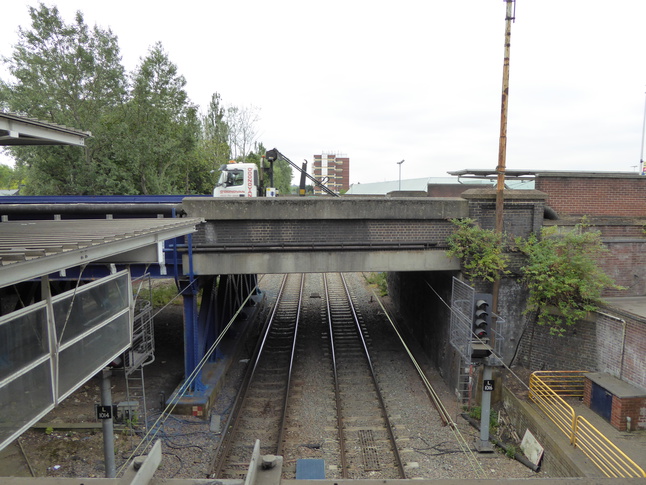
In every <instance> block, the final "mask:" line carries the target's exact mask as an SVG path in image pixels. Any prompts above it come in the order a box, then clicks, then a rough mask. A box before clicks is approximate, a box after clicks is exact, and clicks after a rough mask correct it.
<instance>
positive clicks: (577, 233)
mask: <svg viewBox="0 0 646 485" xmlns="http://www.w3.org/2000/svg"><path fill="white" fill-rule="evenodd" d="M516 245H517V247H518V249H519V250H520V251H521V252H522V253H523V254H525V256H527V264H526V265H525V266H523V267H522V268H521V273H522V278H523V282H524V283H525V285H526V286H527V288H528V289H529V299H528V301H527V310H526V312H531V311H535V312H537V323H538V324H539V325H547V326H549V328H550V333H551V334H552V335H561V336H562V335H563V333H564V332H565V328H566V327H567V326H570V325H573V324H574V323H576V322H577V321H579V320H581V319H583V318H584V317H585V316H586V315H587V313H588V312H591V311H594V310H596V309H597V308H598V304H599V303H601V294H602V292H603V290H604V289H605V288H615V289H621V287H620V286H617V285H615V284H614V282H613V280H612V278H610V277H609V276H608V275H607V274H606V273H604V272H603V270H601V269H600V268H599V267H598V265H597V264H598V260H599V259H600V258H601V256H602V255H603V254H604V253H605V252H607V251H608V250H607V249H606V247H605V246H604V245H603V242H602V241H601V233H600V232H598V231H591V230H588V228H587V226H586V225H585V224H578V225H576V226H575V227H574V229H573V230H569V231H561V230H559V228H558V227H557V226H553V227H548V228H544V229H543V231H542V233H541V237H540V238H539V237H537V236H536V235H535V234H532V235H530V236H529V237H528V238H527V239H521V238H518V239H516Z"/></svg>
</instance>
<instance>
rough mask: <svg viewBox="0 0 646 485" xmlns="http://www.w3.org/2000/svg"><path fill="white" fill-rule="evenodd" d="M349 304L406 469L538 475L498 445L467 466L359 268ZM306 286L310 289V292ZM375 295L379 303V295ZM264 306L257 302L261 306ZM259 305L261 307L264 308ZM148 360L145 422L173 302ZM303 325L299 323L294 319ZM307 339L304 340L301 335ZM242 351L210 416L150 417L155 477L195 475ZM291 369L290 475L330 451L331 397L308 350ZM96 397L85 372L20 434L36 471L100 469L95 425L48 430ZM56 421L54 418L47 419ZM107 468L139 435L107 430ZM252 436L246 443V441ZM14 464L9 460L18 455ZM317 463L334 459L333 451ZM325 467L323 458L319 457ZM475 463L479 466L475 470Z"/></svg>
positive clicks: (206, 460)
mask: <svg viewBox="0 0 646 485" xmlns="http://www.w3.org/2000/svg"><path fill="white" fill-rule="evenodd" d="M311 276H312V277H310V276H309V275H308V280H307V281H308V285H311V286H308V287H307V288H306V296H307V295H309V296H310V297H309V298H308V303H307V304H306V305H305V307H304V309H303V311H304V315H305V320H307V319H310V318H312V319H313V318H319V319H320V318H321V311H322V310H321V307H320V305H321V301H322V300H321V299H317V298H316V294H317V293H319V294H320V293H321V289H320V287H318V286H317V285H318V284H317V283H315V281H318V279H320V277H319V278H318V279H317V278H315V277H314V276H315V275H311ZM279 280H280V276H277V275H268V276H266V277H265V278H264V279H263V280H262V282H261V286H262V288H263V290H265V292H266V295H267V302H268V303H271V301H273V299H274V298H275V293H276V287H277V282H278V281H279ZM348 281H349V282H350V284H351V288H352V292H353V294H354V296H355V300H356V302H357V303H358V309H359V312H360V313H361V315H362V316H363V318H364V322H366V327H367V328H368V331H369V333H370V337H371V338H370V342H371V347H372V348H374V350H375V351H378V352H379V358H378V360H377V361H376V362H375V369H376V371H377V373H378V379H379V382H380V384H381V386H382V388H383V389H384V394H385V396H386V401H387V406H388V409H389V414H390V417H391V420H392V421H393V423H394V424H395V426H396V434H397V439H398V440H399V442H400V443H401V444H400V448H401V454H402V458H403V459H404V461H405V462H406V473H407V476H408V477H409V478H429V479H432V478H482V477H483V476H486V478H544V475H542V474H540V473H539V474H536V473H534V472H532V471H530V470H529V469H527V468H526V467H524V466H523V465H521V464H520V463H518V462H516V461H515V460H511V459H509V458H507V457H506V456H505V455H504V454H502V453H500V452H495V453H489V454H477V453H476V454H475V455H474V456H475V461H476V462H477V463H478V464H477V465H475V467H474V466H470V465H469V461H470V460H468V459H466V458H465V455H464V454H463V453H462V452H461V451H460V449H459V446H458V444H457V441H456V439H455V436H454V433H453V432H452V431H451V428H450V427H448V426H442V425H441V423H440V419H439V416H438V414H437V412H436V411H435V410H434V408H433V407H432V405H430V403H429V398H428V396H427V394H426V392H425V391H424V390H423V389H422V388H421V387H420V385H419V378H418V377H416V375H415V373H414V371H413V369H412V366H409V365H406V364H404V363H402V362H401V352H399V350H398V349H397V346H396V345H395V344H394V343H393V340H392V338H391V337H389V334H388V329H387V321H386V319H385V318H384V316H383V312H382V310H381V308H380V306H379V305H378V303H377V301H376V300H375V297H374V296H373V294H372V292H371V290H370V289H369V288H368V287H367V286H366V284H365V282H364V279H363V277H362V275H361V274H350V275H348ZM312 295H314V296H312ZM384 302H385V304H386V308H388V299H387V298H385V299H384ZM268 306H269V305H267V307H268ZM265 312H266V310H265ZM155 332H156V349H157V359H156V361H155V362H154V363H153V364H152V365H150V366H148V367H146V370H145V376H146V389H147V400H148V412H149V420H148V421H149V423H150V424H152V423H153V422H154V421H155V419H156V418H157V417H159V416H160V412H161V398H162V396H169V395H170V393H171V392H172V390H173V389H174V388H175V387H176V385H177V384H178V383H179V381H180V379H181V377H182V374H183V372H182V368H183V355H182V346H181V341H182V317H181V306H173V307H168V308H167V309H166V310H164V312H162V313H161V314H159V315H157V317H156V319H155ZM303 332H304V333H306V332H307V326H305V327H304V330H303ZM305 341H307V340H305ZM298 352H299V354H301V355H302V354H312V353H314V354H317V353H318V354H317V355H319V356H320V359H321V360H320V361H323V360H324V358H325V355H324V354H325V349H323V348H321V347H315V348H312V347H311V346H310V347H308V346H307V345H304V346H300V347H299V349H298ZM245 357H246V356H245V355H242V356H241V360H240V361H238V362H236V363H235V364H234V365H233V366H232V368H231V371H230V373H229V375H228V376H227V378H226V385H225V388H224V389H223V390H222V392H220V394H219V395H218V397H217V399H216V402H215V404H214V407H213V410H212V415H215V418H213V420H209V419H206V420H203V419H199V418H192V417H186V416H170V417H167V418H165V419H164V420H163V422H162V421H160V422H159V423H158V424H157V426H156V428H155V429H156V430H157V437H158V438H162V439H163V444H162V448H163V451H164V457H163V460H162V464H161V466H160V468H159V469H158V471H157V473H156V476H157V477H159V478H205V477H206V476H207V473H208V469H209V466H210V463H211V460H212V457H213V452H214V446H215V445H217V443H218V442H219V439H220V434H219V433H218V432H217V431H215V432H214V431H212V430H211V421H213V422H215V423H224V422H225V420H226V416H227V413H228V411H229V409H230V407H231V404H232V401H233V399H234V397H235V391H236V385H237V382H238V381H239V379H240V377H241V376H242V373H243V371H244V367H245V361H244V359H245ZM306 362H307V363H306V364H304V365H302V366H298V365H297V366H296V369H295V372H296V374H295V377H294V383H295V391H294V392H293V395H292V398H293V403H295V404H290V408H289V417H288V430H287V437H288V439H289V442H291V443H298V444H299V446H292V447H291V448H289V447H288V448H287V449H286V450H285V475H284V476H290V475H291V477H293V470H294V464H295V460H296V459H297V458H317V457H324V458H326V454H328V455H329V456H332V455H333V454H334V453H335V452H336V449H337V446H335V443H334V442H333V440H331V439H330V438H329V436H330V434H329V433H330V430H333V429H334V427H335V426H336V422H335V421H334V420H331V419H330V413H329V412H328V411H326V409H328V408H329V406H330V403H331V402H333V399H334V398H333V394H332V393H331V392H330V393H321V392H313V388H312V387H311V386H313V385H314V384H313V383H314V382H315V381H316V380H317V379H316V378H315V377H314V376H316V375H317V373H320V374H321V375H322V377H321V378H322V379H323V378H325V379H327V378H328V377H329V374H330V373H331V372H330V370H329V369H328V368H326V366H322V365H317V364H316V362H317V360H316V359H308V360H307V361H306ZM420 365H421V366H422V368H423V369H424V371H425V373H426V375H427V376H428V378H429V380H430V381H431V382H432V383H433V386H434V387H435V390H436V392H437V393H438V394H439V395H440V397H441V399H442V401H443V403H444V405H445V406H446V407H447V408H448V409H449V410H450V412H451V415H452V416H454V419H455V421H456V423H457V428H458V429H459V431H460V432H461V433H462V434H463V435H464V437H465V440H466V442H467V443H469V444H472V443H473V442H474V441H475V439H476V437H477V436H478V432H477V431H476V430H475V429H473V428H472V427H471V426H470V425H469V424H468V423H467V422H466V421H464V420H463V419H462V418H460V417H458V416H459V413H460V412H461V409H460V407H459V406H458V405H457V403H456V401H455V398H454V395H453V393H452V392H451V391H450V390H449V389H448V388H447V387H446V386H445V385H444V384H443V382H442V381H441V379H440V377H439V374H438V373H437V372H436V371H435V370H434V369H433V368H432V367H431V366H430V365H429V364H428V362H421V363H420ZM121 400H125V390H124V383H123V377H121V378H118V377H115V378H114V379H113V401H114V402H119V401H121ZM95 402H97V403H98V402H99V382H98V380H97V379H93V380H92V381H90V382H88V383H87V384H86V385H84V386H82V388H81V389H79V391H77V392H76V393H75V394H73V395H72V396H71V397H70V398H68V399H67V400H66V401H65V402H63V403H62V404H61V406H59V407H58V408H57V409H55V410H54V411H52V412H51V413H50V414H49V415H48V416H46V417H45V418H44V419H43V421H46V422H49V423H51V425H52V428H54V429H53V430H49V431H51V432H47V433H46V432H44V430H29V431H28V432H27V433H25V434H24V435H23V436H22V437H21V438H20V444H21V445H22V448H23V449H24V452H25V455H26V456H27V457H28V459H29V462H30V465H31V467H32V469H33V471H34V474H35V475H36V476H54V477H102V476H103V445H102V434H101V431H100V429H99V430H94V431H70V430H63V429H60V430H59V429H57V426H58V424H60V423H63V422H88V423H95V420H94V419H93V414H94V403H95ZM57 423H58V424H57ZM115 438H116V439H115V450H116V456H117V468H119V467H120V466H121V465H122V464H123V463H125V460H126V458H127V457H128V456H129V455H130V454H131V452H132V450H133V449H134V448H135V447H136V446H137V444H138V443H139V441H140V439H141V438H140V436H138V435H136V434H135V435H133V434H131V433H129V432H126V431H121V432H116V433H115ZM251 445H252V444H250V446H251ZM5 455H7V456H9V458H7V459H4V460H3V459H0V476H29V470H28V469H27V468H26V467H25V466H24V465H25V463H24V459H23V455H22V452H21V451H20V450H19V448H18V447H17V444H15V443H14V446H13V447H12V448H10V449H9V450H7V451H6V452H5ZM21 460H22V461H23V462H22V463H19V462H20V461H21ZM326 463H328V464H329V463H334V461H333V459H331V458H330V459H329V460H326ZM328 466H329V465H328ZM476 469H478V470H481V471H478V472H477V471H476ZM327 474H328V476H329V477H330V478H333V477H336V476H338V474H337V471H336V470H335V469H334V467H333V465H332V467H331V468H330V467H329V468H328V470H327Z"/></svg>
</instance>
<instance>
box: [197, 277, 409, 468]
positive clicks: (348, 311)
mask: <svg viewBox="0 0 646 485" xmlns="http://www.w3.org/2000/svg"><path fill="white" fill-rule="evenodd" d="M305 279H306V277H305V276H304V275H295V274H293V275H289V276H287V277H285V278H284V279H283V280H282V283H281V285H280V289H279V290H278V292H277V297H276V303H275V305H274V307H273V309H272V310H271V312H270V316H269V318H268V319H267V322H266V325H265V328H264V329H263V331H262V332H261V337H260V339H259V342H258V344H257V346H256V351H255V356H254V357H253V358H252V359H251V360H250V363H249V364H248V370H247V374H246V376H245V378H244V379H243V383H242V385H241V387H240V391H239V394H238V397H237V398H236V400H235V403H234V404H233V406H232V412H231V413H230V415H229V420H228V422H227V424H226V426H225V428H224V429H225V433H224V435H223V437H222V440H221V442H220V446H219V447H218V449H217V451H216V453H215V458H214V460H213V464H212V467H211V473H210V474H209V476H211V477H214V478H234V479H239V478H243V477H244V475H245V473H246V470H247V467H248V463H249V459H250V456H251V451H252V448H253V445H254V443H255V441H256V439H259V440H260V444H261V454H263V455H264V454H275V455H282V456H284V462H283V477H284V478H294V476H295V472H296V463H297V461H298V459H300V458H322V459H324V460H325V465H326V475H327V478H351V479H366V478H372V479H400V478H406V473H405V467H404V462H403V460H402V458H401V456H400V449H399V448H400V447H402V448H406V447H407V442H406V439H407V438H406V437H403V439H404V442H402V443H401V444H400V445H399V446H398V443H397V439H396V435H395V432H394V431H393V426H392V423H391V422H390V419H389V412H388V410H387V409H386V407H387V399H385V398H384V397H383V396H382V392H381V390H380V385H379V382H378V378H377V375H376V373H375V367H374V366H373V360H372V359H371V356H370V353H369V348H370V345H369V336H368V333H367V330H366V328H365V325H363V322H362V316H361V315H360V314H359V312H358V310H357V309H356V307H355V304H354V302H353V298H352V294H351V292H350V290H349V289H348V285H347V283H346V281H345V278H344V277H343V275H341V274H326V275H321V274H315V275H307V285H306V284H305ZM305 286H307V288H308V290H309V299H308V300H306V298H307V296H305V295H304V293H307V291H304V287H305ZM389 351H390V350H389ZM388 358H389V359H390V358H391V357H390V356H389V357H388ZM292 374H294V377H292ZM389 394H390V395H391V400H392V395H393V393H392V391H390V392H389ZM400 434H401V431H400ZM397 438H401V437H397Z"/></svg>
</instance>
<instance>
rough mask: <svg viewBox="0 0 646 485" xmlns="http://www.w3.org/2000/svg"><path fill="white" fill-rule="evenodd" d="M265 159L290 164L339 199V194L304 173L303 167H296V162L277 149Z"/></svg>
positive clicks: (268, 153)
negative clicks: (283, 161)
mask: <svg viewBox="0 0 646 485" xmlns="http://www.w3.org/2000/svg"><path fill="white" fill-rule="evenodd" d="M265 157H266V158H267V160H268V161H269V162H270V163H273V162H275V161H276V160H285V161H286V162H287V163H289V164H290V165H291V166H292V167H294V168H295V169H296V170H298V171H299V172H300V173H304V174H305V176H306V177H307V178H308V179H310V180H311V181H312V182H313V183H314V184H315V185H316V186H318V187H320V188H321V190H322V191H324V192H325V193H327V194H329V195H332V196H334V197H339V194H337V193H335V192H334V191H333V190H330V189H329V188H328V187H327V186H326V185H325V184H324V183H323V182H321V181H320V180H318V179H316V178H314V177H312V176H311V175H310V174H308V173H307V172H303V170H302V169H301V167H299V166H298V165H296V164H295V163H294V162H292V161H291V160H290V159H289V158H287V157H286V156H285V155H283V154H282V153H280V152H279V151H278V149H277V148H274V149H272V150H268V151H267V153H266V154H265Z"/></svg>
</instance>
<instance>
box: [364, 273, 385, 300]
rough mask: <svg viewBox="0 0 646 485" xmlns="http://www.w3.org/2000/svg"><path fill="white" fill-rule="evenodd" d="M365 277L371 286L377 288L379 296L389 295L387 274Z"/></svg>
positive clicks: (374, 274) (372, 274)
mask: <svg viewBox="0 0 646 485" xmlns="http://www.w3.org/2000/svg"><path fill="white" fill-rule="evenodd" d="M364 277H365V279H366V282H367V283H368V284H369V285H372V286H375V287H376V288H377V289H378V290H379V296H387V295H388V282H387V281H386V273H369V274H368V275H367V276H365V275H364Z"/></svg>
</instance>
